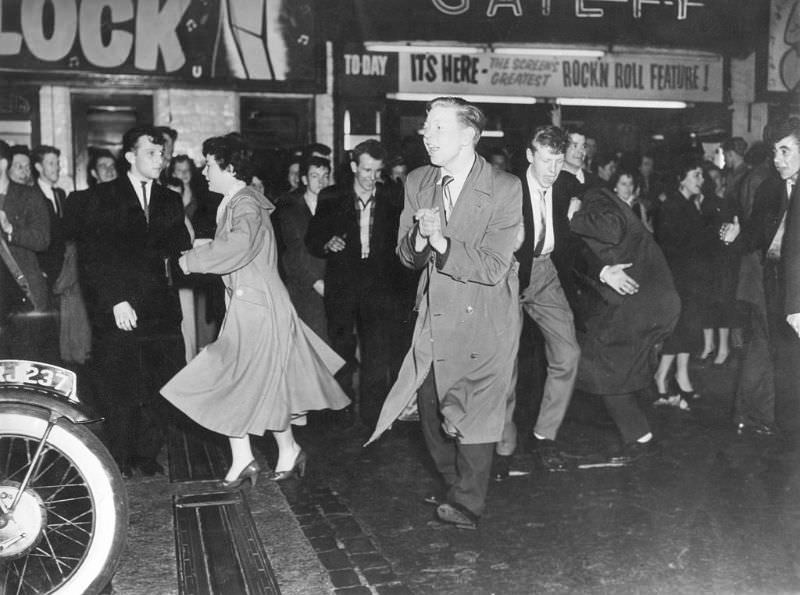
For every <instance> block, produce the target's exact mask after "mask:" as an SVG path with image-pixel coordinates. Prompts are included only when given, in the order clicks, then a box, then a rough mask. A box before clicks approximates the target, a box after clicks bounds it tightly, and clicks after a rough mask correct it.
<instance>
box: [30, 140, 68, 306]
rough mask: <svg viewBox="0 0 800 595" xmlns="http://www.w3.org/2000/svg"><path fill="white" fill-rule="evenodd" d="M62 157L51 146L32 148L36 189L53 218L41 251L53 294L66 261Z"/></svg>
mask: <svg viewBox="0 0 800 595" xmlns="http://www.w3.org/2000/svg"><path fill="white" fill-rule="evenodd" d="M60 157H61V151H59V150H58V149H57V148H56V147H51V146H48V145H40V146H38V147H36V148H35V149H34V150H33V151H31V162H32V163H33V175H34V177H35V178H36V184H35V185H34V188H36V191H37V193H38V194H39V196H40V199H41V200H42V201H44V204H45V205H47V212H48V215H49V219H50V245H49V246H48V247H47V250H45V251H43V252H39V266H41V268H42V272H43V273H44V274H45V276H46V277H47V285H48V288H49V289H50V292H51V293H52V291H53V286H54V284H55V282H56V280H57V279H58V276H59V274H60V273H61V267H62V265H63V264H64V247H65V240H64V227H63V225H62V221H63V217H64V203H65V200H66V194H65V193H64V191H63V190H62V189H61V188H59V187H58V186H57V184H58V178H59V175H60V173H61V164H60V162H59V158H60Z"/></svg>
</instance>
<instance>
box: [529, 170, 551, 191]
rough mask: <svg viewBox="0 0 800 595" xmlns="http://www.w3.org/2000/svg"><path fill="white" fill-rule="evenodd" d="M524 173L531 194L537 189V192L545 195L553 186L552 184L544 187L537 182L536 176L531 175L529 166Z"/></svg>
mask: <svg viewBox="0 0 800 595" xmlns="http://www.w3.org/2000/svg"><path fill="white" fill-rule="evenodd" d="M525 175H526V177H527V178H528V188H529V189H530V190H531V194H533V191H534V190H538V191H539V192H542V193H544V194H545V195H547V193H548V192H549V191H550V190H551V189H552V188H553V187H552V186H548V187H547V188H545V187H544V186H542V185H541V184H539V182H538V181H537V180H536V178H535V177H533V172H532V171H531V168H530V166H529V167H528V169H527V170H526V171H525Z"/></svg>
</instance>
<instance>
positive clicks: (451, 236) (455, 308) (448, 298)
mask: <svg viewBox="0 0 800 595" xmlns="http://www.w3.org/2000/svg"><path fill="white" fill-rule="evenodd" d="M439 175H440V173H439V168H437V167H433V166H424V167H420V168H418V169H416V170H414V171H413V172H411V173H410V174H409V176H408V179H407V180H406V186H405V193H406V199H405V201H406V204H405V208H404V209H403V214H402V217H401V220H400V228H399V231H398V239H397V253H398V255H399V256H400V260H401V262H402V263H403V264H404V265H405V266H407V267H409V268H413V269H418V270H419V269H422V276H421V278H420V281H419V285H418V288H417V304H418V307H419V316H418V317H417V325H416V328H415V329H414V338H413V345H412V348H411V350H410V351H409V353H408V354H407V355H406V358H405V360H404V361H403V365H402V367H401V369H400V373H399V376H398V379H397V382H396V383H395V385H394V386H393V387H392V390H391V391H390V393H389V395H388V396H387V398H386V402H385V404H384V408H383V411H382V412H381V416H380V419H379V421H378V425H377V427H376V429H375V433H374V434H373V436H372V437H371V438H370V441H371V440H374V439H375V438H377V437H378V436H379V435H380V434H381V433H382V432H383V431H384V430H385V429H386V428H388V427H389V426H390V425H391V423H392V422H393V421H394V420H395V419H396V418H397V417H398V416H399V415H400V413H401V412H402V410H403V409H404V407H405V406H406V405H407V404H409V403H410V402H411V401H413V399H414V397H415V395H416V391H417V389H418V388H419V386H420V385H421V383H422V381H423V380H424V378H425V376H426V375H427V374H428V370H429V369H430V366H431V365H432V366H433V368H434V370H435V378H436V389H437V392H438V395H439V399H440V403H441V405H440V409H441V411H442V415H443V416H444V417H445V419H446V420H447V422H448V424H449V425H450V427H454V428H457V429H458V431H460V432H461V434H462V435H463V438H462V439H461V441H462V442H463V443H465V444H474V443H482V442H495V441H497V440H499V438H500V435H501V433H502V429H503V425H504V421H505V407H506V397H507V395H508V394H509V391H510V390H512V389H513V386H512V377H513V369H514V366H515V364H516V359H517V348H518V345H519V342H518V340H517V339H518V333H519V328H520V327H519V325H520V308H519V304H518V296H519V284H518V280H517V275H516V271H515V268H516V267H515V263H514V258H513V253H512V250H513V247H514V242H515V239H516V235H517V231H518V228H519V224H520V221H521V220H522V211H521V204H520V203H521V199H522V190H521V188H520V184H519V180H518V179H517V178H516V177H515V176H513V175H511V174H508V173H505V172H500V171H495V170H494V169H493V168H492V167H491V166H490V165H489V164H488V163H487V162H486V160H485V159H483V158H482V157H480V156H477V157H476V160H475V164H474V166H473V167H472V170H471V171H470V173H469V175H468V176H467V179H466V181H465V183H464V187H463V188H462V190H461V194H459V197H458V200H457V201H456V204H455V207H454V209H453V212H452V213H451V216H450V220H449V221H448V222H446V223H445V221H444V204H443V202H442V192H441V185H440V184H437V183H436V182H437V180H438V179H439ZM433 207H438V208H439V213H440V216H441V217H442V228H443V230H444V236H445V237H446V238H447V240H448V245H449V247H448V249H447V251H446V252H445V254H443V255H438V256H436V255H435V254H434V253H433V252H432V250H431V249H430V247H427V248H426V249H424V250H423V251H422V252H417V251H416V250H415V238H416V223H415V221H414V214H415V213H416V211H417V209H419V208H433Z"/></svg>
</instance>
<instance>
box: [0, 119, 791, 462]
mask: <svg viewBox="0 0 800 595" xmlns="http://www.w3.org/2000/svg"><path fill="white" fill-rule="evenodd" d="M152 130H155V131H157V134H158V135H159V138H158V139H156V140H157V141H158V142H157V143H156V145H157V148H158V153H159V154H158V159H160V165H159V168H160V169H159V171H158V172H157V175H154V177H153V179H152V183H153V184H155V185H158V186H159V187H162V188H165V189H169V190H170V191H172V192H174V193H175V194H176V195H178V196H180V198H181V201H182V204H183V215H184V216H183V229H182V232H181V233H183V232H185V233H186V236H187V237H188V241H189V244H187V246H189V245H191V242H193V241H195V240H197V239H202V238H213V236H214V232H215V227H216V218H217V206H218V205H219V201H220V198H221V197H220V196H219V195H216V194H214V193H212V192H210V191H209V189H208V185H207V183H206V180H205V178H204V176H203V175H202V174H201V170H200V164H198V163H195V161H194V160H193V159H192V158H190V157H189V156H188V155H185V154H180V155H174V154H173V148H174V146H175V141H176V139H177V135H178V133H177V132H176V131H175V130H173V129H170V128H167V127H157V128H154V129H152ZM565 132H566V134H567V136H568V139H569V143H568V146H567V148H566V151H565V154H564V162H563V169H562V172H561V174H560V177H561V178H562V180H561V182H559V181H556V184H559V183H568V184H574V185H571V186H569V188H572V189H574V190H573V191H572V193H573V194H574V195H575V196H576V197H578V198H580V196H582V195H583V194H584V193H586V192H588V191H590V190H592V189H597V188H605V189H607V190H609V191H611V192H612V193H613V194H614V195H615V196H617V197H618V198H619V199H621V200H622V201H624V202H625V203H627V204H628V205H629V206H630V207H631V208H632V209H633V210H634V212H635V214H636V217H637V218H638V219H639V220H640V221H641V223H642V224H643V225H644V226H645V228H646V229H647V230H648V231H649V232H650V233H652V234H653V237H654V238H655V240H656V242H657V243H658V245H659V246H660V248H661V250H662V251H663V253H664V255H665V257H666V259H667V262H668V264H669V267H670V270H671V273H672V276H673V278H674V282H675V286H676V289H677V291H678V294H679V296H680V299H681V303H682V310H681V316H680V319H679V321H678V324H677V327H676V329H675V331H674V332H673V334H672V336H671V337H670V338H669V339H668V340H667V341H666V342H665V343H664V345H663V346H662V349H661V352H660V362H659V365H658V368H657V370H656V373H655V378H654V380H655V383H654V388H655V392H656V393H657V400H656V404H658V405H666V406H674V407H677V408H679V409H681V410H688V409H690V407H691V403H692V400H693V399H696V398H699V393H698V392H697V391H696V389H695V383H694V382H693V379H692V378H691V374H690V368H689V361H690V359H691V358H692V357H695V358H697V360H699V361H700V362H702V363H703V364H705V365H711V366H728V365H729V363H730V362H731V359H732V356H731V354H732V350H733V349H734V348H744V352H743V356H742V358H741V360H742V365H741V367H740V381H739V382H738V384H737V397H736V411H735V422H736V423H737V424H739V425H740V426H741V427H742V428H746V427H748V428H752V429H754V430H756V431H758V432H762V433H772V432H774V425H775V414H774V402H775V385H776V383H777V384H778V385H780V381H779V380H778V379H777V378H775V377H774V374H773V373H772V366H773V358H774V356H775V353H774V349H773V350H772V351H770V346H772V347H774V346H775V343H774V338H775V337H776V336H778V335H780V334H781V333H783V331H785V329H780V330H779V327H780V325H779V324H778V322H777V321H778V320H779V318H780V314H779V301H780V296H779V295H778V294H777V292H778V291H779V290H778V286H777V285H775V286H771V285H770V279H772V278H774V277H775V275H777V273H775V272H773V271H772V269H773V264H774V263H775V262H777V258H779V257H778V256H776V255H775V254H774V250H773V248H774V246H771V243H773V241H774V238H773V237H769V235H768V233H767V232H765V231H764V229H765V228H764V226H765V225H766V223H767V222H766V219H765V218H766V217H773V218H774V217H775V212H774V210H769V209H767V211H768V213H766V212H765V207H764V204H765V203H766V202H767V201H768V200H769V196H768V195H770V188H771V187H770V184H773V185H774V184H777V183H778V182H776V180H777V176H776V173H775V169H774V167H773V164H772V152H771V151H770V145H771V144H772V143H774V142H775V141H776V140H777V139H775V138H773V136H774V135H773V134H772V131H771V130H770V129H768V130H766V131H765V143H754V144H753V145H752V146H748V144H747V143H746V142H745V141H744V140H743V139H741V138H738V137H735V138H729V139H726V140H725V141H724V142H723V143H722V144H721V153H722V155H724V165H723V166H722V167H719V166H718V165H715V164H714V163H712V162H710V161H706V160H703V158H702V155H700V154H697V153H695V154H684V155H681V156H677V155H676V156H675V158H674V159H673V160H672V162H671V163H663V164H659V163H656V162H655V160H654V157H653V155H652V154H651V153H648V152H644V153H642V154H640V155H635V156H632V155H629V154H624V155H621V154H615V153H614V152H612V151H606V150H599V149H604V147H600V148H599V149H598V143H597V142H596V140H595V139H593V138H591V137H589V136H587V134H586V133H585V132H584V131H582V130H579V129H566V130H565ZM137 146H138V145H135V144H134V145H133V146H132V147H125V146H123V154H121V155H114V154H113V153H112V152H111V151H109V150H107V149H91V150H90V155H89V157H90V158H89V162H88V167H87V171H88V173H89V176H88V184H89V188H88V189H85V190H84V189H81V190H77V191H74V192H72V193H70V194H69V196H67V194H66V192H65V190H64V189H61V188H60V187H59V181H60V180H61V179H62V171H61V163H60V160H59V158H60V151H59V149H58V148H56V147H50V146H45V145H43V146H39V147H35V148H34V149H33V150H28V148H27V147H23V146H13V147H10V146H8V144H6V143H4V142H2V141H0V228H1V229H2V232H3V239H4V241H5V243H6V244H7V246H8V249H9V250H8V252H9V253H10V254H11V255H12V257H13V261H14V263H15V266H17V267H19V269H20V270H21V273H22V275H23V276H24V282H25V283H24V285H21V284H20V283H18V282H17V281H15V279H14V277H19V276H20V275H19V272H17V271H15V270H14V269H13V265H11V264H9V262H7V261H6V262H5V264H4V265H3V266H0V268H1V269H2V275H3V279H2V286H1V287H2V291H0V316H2V322H1V323H0V326H2V331H0V357H21V358H31V359H39V360H46V361H51V362H54V363H61V364H63V365H67V366H70V367H73V368H75V369H77V370H78V371H79V372H80V373H83V374H85V377H86V378H87V379H88V380H87V382H86V386H87V387H88V388H87V390H89V391H90V392H91V388H92V386H94V388H95V392H96V393H97V394H98V399H100V400H102V396H100V393H102V392H103V390H102V388H98V387H102V381H99V380H98V376H102V375H103V374H104V373H106V372H107V368H106V369H104V368H101V369H98V366H97V365H94V366H93V362H94V363H95V364H96V363H97V362H98V361H102V359H103V358H102V356H100V355H99V354H98V349H99V348H100V346H101V345H103V346H107V345H105V344H102V343H98V340H97V337H94V338H93V334H94V333H97V332H102V331H98V328H97V320H96V318H94V317H93V314H92V309H93V308H98V307H105V306H106V305H102V306H101V305H99V304H98V301H97V296H96V295H95V293H94V291H93V289H92V288H91V287H90V285H91V283H89V282H88V281H87V280H85V279H84V278H82V273H83V274H84V275H92V274H93V272H92V270H91V269H87V267H88V266H89V263H88V262H83V263H81V262H80V261H81V242H82V241H84V242H85V241H87V240H86V238H89V237H92V234H93V233H94V232H93V230H92V229H90V227H91V225H93V224H95V223H96V222H97V221H99V219H96V218H95V219H93V218H92V217H93V215H92V214H91V213H89V212H88V211H87V207H85V205H88V204H92V202H91V199H90V197H91V196H101V195H102V192H104V191H105V190H101V191H98V188H100V189H103V188H106V187H109V186H108V185H111V184H114V183H115V180H118V179H120V178H124V177H125V176H126V175H127V176H131V168H134V169H135V168H136V167H138V166H137V165H136V163H137V162H136V159H138V157H136V156H135V154H136V153H135V151H136V150H137ZM480 149H481V147H480V146H479V150H480ZM126 150H127V151H133V153H130V154H129V153H126V152H125V151H126ZM132 155H133V157H132ZM485 156H486V158H487V160H488V162H489V163H490V164H491V165H492V167H495V168H498V169H502V170H506V171H507V170H509V169H510V167H511V165H510V164H511V163H512V161H513V159H512V155H511V152H510V151H509V150H508V148H505V149H493V150H489V151H486V152H485ZM659 166H660V167H659ZM667 172H670V173H667ZM258 173H259V172H258V169H257V170H256V174H255V175H254V176H253V178H252V181H251V185H252V186H253V187H254V188H256V189H257V190H259V191H260V192H262V193H264V194H266V195H267V196H268V198H270V200H271V201H272V202H273V203H274V204H275V205H276V207H277V208H276V210H275V212H274V214H273V215H272V221H273V226H274V229H275V233H276V237H277V243H278V253H279V266H280V271H281V275H282V277H283V279H284V282H285V284H286V286H287V289H288V291H289V294H290V296H291V299H292V302H293V304H294V306H295V308H296V310H297V312H298V314H299V316H300V317H301V318H302V319H303V320H304V321H305V322H306V324H308V325H309V327H310V328H312V329H313V330H314V331H315V332H316V333H317V334H318V335H319V336H320V337H322V338H323V339H325V340H326V341H327V342H328V343H329V344H330V345H331V346H332V347H333V348H334V350H335V351H336V352H337V353H338V354H339V355H340V356H341V357H342V358H344V360H345V362H346V365H345V367H344V368H343V369H342V370H341V371H340V372H339V374H338V375H337V380H339V382H340V384H341V385H342V387H343V388H344V390H345V392H347V393H348V395H349V396H351V397H353V398H354V403H355V410H354V411H350V412H349V415H350V416H352V417H351V419H349V420H348V421H353V420H355V419H356V416H360V418H361V420H363V421H364V422H365V423H366V424H374V422H375V421H376V419H377V417H378V414H379V412H380V408H381V405H382V402H383V399H384V397H385V396H386V394H387V393H388V391H389V389H390V387H391V385H392V382H393V380H394V379H395V377H396V376H397V372H398V369H399V367H400V364H401V361H402V358H403V356H404V354H405V352H406V351H407V349H408V346H409V344H410V341H411V333H412V330H413V324H414V294H415V289H416V283H417V274H416V273H415V272H413V271H410V270H408V269H405V268H403V267H402V266H400V263H399V261H398V259H397V257H396V254H395V247H396V243H397V232H398V226H399V220H400V215H401V212H402V210H403V186H404V183H405V179H406V175H407V174H408V167H407V165H406V162H405V161H404V159H403V157H402V156H399V155H397V156H390V155H389V154H388V153H387V151H386V149H385V147H384V146H383V145H382V144H381V143H380V142H378V141H366V142H363V143H361V144H359V145H358V146H357V147H355V148H354V149H353V150H352V151H349V152H348V154H347V156H346V159H345V160H344V162H343V163H342V164H340V165H338V166H336V165H335V164H334V163H333V162H332V154H331V150H330V148H329V147H327V146H325V145H322V144H319V143H315V144H311V145H309V146H307V147H304V148H303V149H301V150H298V151H296V152H294V153H293V154H292V157H291V159H289V161H288V163H287V167H286V170H285V178H284V179H282V180H267V179H264V178H263V176H262V177H259V175H258ZM519 173H522V172H519ZM522 175H523V176H524V175H525V174H524V173H522ZM567 177H568V178H569V180H568V182H563V180H564V179H566V178H567ZM131 179H132V180H133V178H131ZM148 183H149V182H148ZM134 190H136V192H137V193H138V192H139V189H138V188H134ZM152 192H153V190H152V187H151V186H147V187H145V189H144V197H142V195H141V194H140V195H139V198H140V199H142V198H143V200H144V203H143V204H144V205H145V213H146V212H147V211H146V209H147V200H148V196H151V197H152V196H153V195H152ZM770 196H771V195H770ZM146 224H147V225H149V224H151V222H150V221H149V220H148V221H147V223H146ZM354 237H358V238H359V240H360V241H358V242H355V241H349V240H352V239H353V238H354ZM356 247H357V249H356ZM553 260H554V263H555V265H556V268H557V269H558V274H559V277H560V279H561V284H562V286H563V288H564V291H565V293H566V297H567V300H568V301H569V303H570V305H571V306H573V309H574V310H575V312H576V313H577V312H580V310H581V309H580V305H579V304H580V301H581V300H582V299H583V297H584V296H583V293H584V292H585V291H586V289H585V286H584V285H583V284H582V283H581V276H582V275H583V274H584V273H585V271H584V270H583V269H582V267H584V264H582V262H581V250H580V248H579V247H578V246H577V245H576V244H573V246H572V248H571V249H570V250H568V251H567V254H566V255H564V254H563V253H562V254H556V255H554V257H553ZM164 266H165V267H166V269H165V270H166V275H167V276H170V275H171V273H170V271H169V267H170V264H169V263H167V262H165V264H164ZM12 271H13V273H12ZM770 275H772V277H771V276H770ZM87 284H88V285H89V286H87ZM169 285H170V290H171V291H174V292H177V294H178V295H179V301H180V307H181V320H182V322H181V335H182V352H183V357H182V359H184V360H186V361H188V360H190V359H191V358H192V357H194V355H196V354H197V352H198V350H199V349H201V348H202V347H203V346H204V345H206V344H208V343H209V342H210V341H212V340H213V339H214V337H215V334H216V332H217V330H218V329H219V325H220V324H221V322H222V318H223V316H224V312H225V296H224V291H223V288H222V285H221V283H220V281H219V279H218V278H212V277H210V276H209V277H206V276H203V275H192V276H189V277H185V276H180V275H176V276H175V278H171V277H170V283H169ZM31 311H35V312H37V313H42V315H41V316H29V315H28V314H29V313H30V312H31ZM56 312H57V314H56ZM47 313H50V314H47ZM581 323H582V321H581V320H580V319H579V317H577V316H576V326H577V327H579V326H580V325H581ZM783 326H784V327H785V326H786V325H785V323H784V324H783ZM131 357H135V356H131ZM748 358H749V359H748ZM129 365H130V366H140V367H143V366H144V367H146V362H145V360H144V359H142V357H138V359H137V361H132V362H129ZM765 379H766V381H765ZM111 415H113V413H111ZM120 462H121V464H125V463H126V462H125V461H120ZM145 468H147V467H146V466H145ZM149 470H151V471H152V467H149Z"/></svg>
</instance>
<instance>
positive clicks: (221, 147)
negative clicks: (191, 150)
mask: <svg viewBox="0 0 800 595" xmlns="http://www.w3.org/2000/svg"><path fill="white" fill-rule="evenodd" d="M209 155H210V156H211V157H213V158H214V161H216V162H217V165H219V167H220V169H225V168H227V167H228V166H229V165H230V166H231V167H233V175H234V177H235V178H236V179H237V180H241V181H242V182H244V183H245V184H249V183H250V181H251V180H252V179H253V173H254V166H253V160H252V151H251V150H250V148H249V147H248V146H247V143H245V141H244V139H243V138H242V137H241V135H240V134H237V133H236V132H231V133H230V134H226V135H225V136H214V137H211V138H208V139H206V140H205V141H203V156H204V157H208V156H209Z"/></svg>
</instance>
